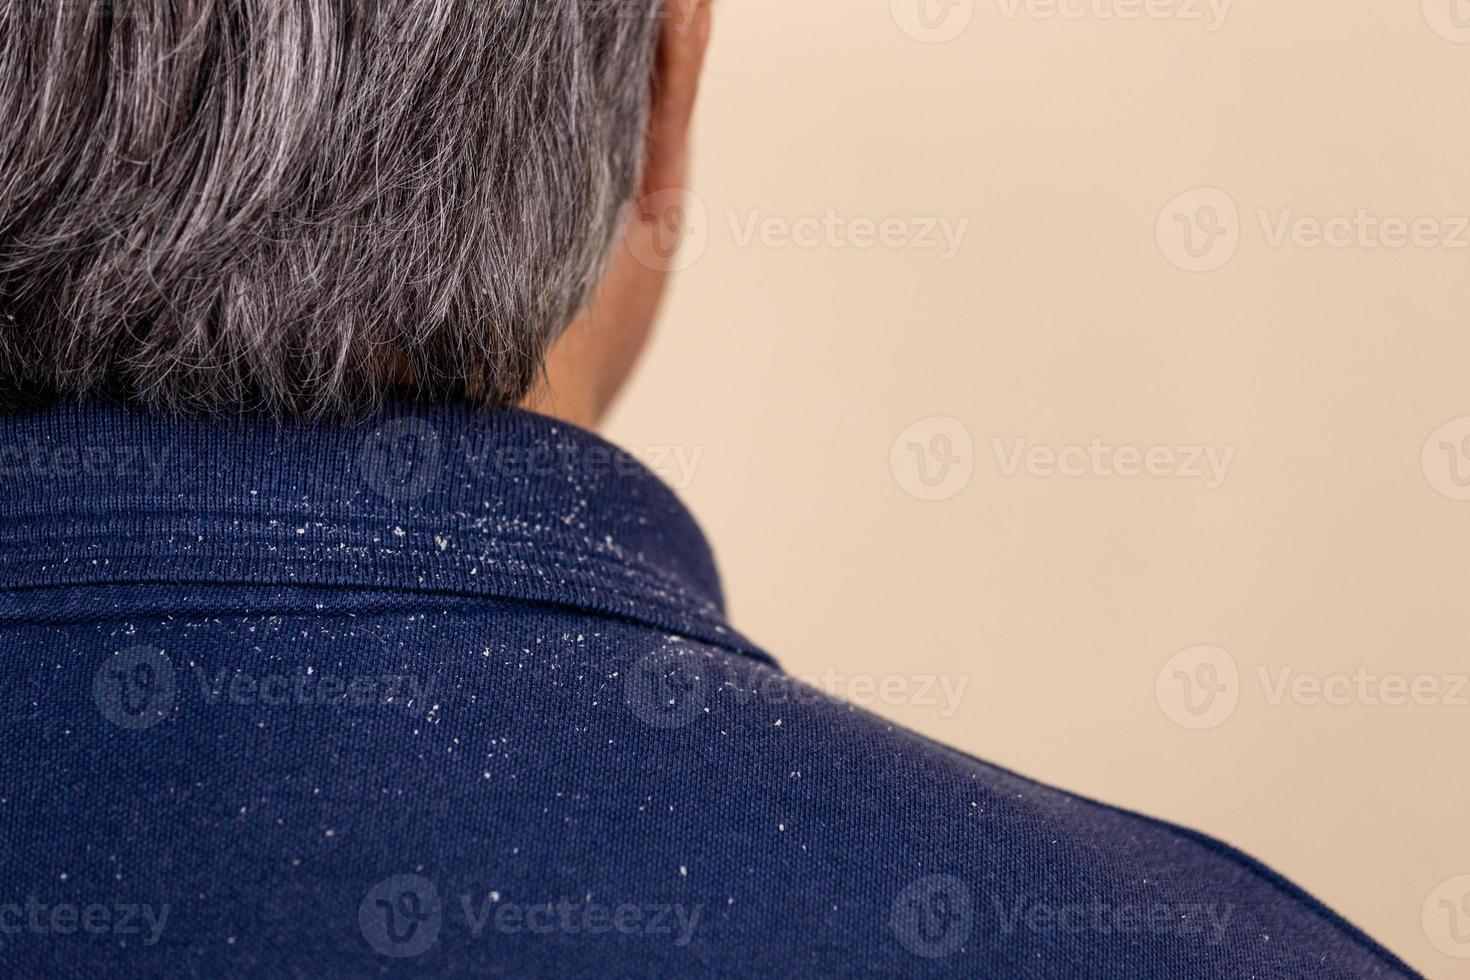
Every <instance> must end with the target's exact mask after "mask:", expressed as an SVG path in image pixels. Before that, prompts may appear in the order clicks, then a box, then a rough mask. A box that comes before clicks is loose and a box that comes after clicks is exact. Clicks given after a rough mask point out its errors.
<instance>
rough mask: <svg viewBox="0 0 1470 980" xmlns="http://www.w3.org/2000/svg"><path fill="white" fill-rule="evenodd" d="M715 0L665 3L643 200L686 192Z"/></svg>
mask: <svg viewBox="0 0 1470 980" xmlns="http://www.w3.org/2000/svg"><path fill="white" fill-rule="evenodd" d="M713 3H714V0H664V23H663V31H662V33H661V35H660V37H659V45H658V62H657V67H656V69H655V72H654V81H653V105H652V111H651V114H650V117H649V124H648V141H647V149H646V151H645V152H646V158H645V160H644V170H643V189H642V193H641V194H640V195H639V196H640V197H646V196H647V195H649V194H656V193H658V192H659V191H665V190H671V189H673V188H682V187H683V186H684V180H685V176H686V172H687V170H688V164H689V124H690V120H691V119H692V118H693V115H694V103H695V101H696V99H697V98H698V96H699V80H700V76H701V75H702V74H703V73H704V56H705V52H706V51H708V50H709V40H710V33H711V30H712V28H713V24H714V16H713V9H712V8H713Z"/></svg>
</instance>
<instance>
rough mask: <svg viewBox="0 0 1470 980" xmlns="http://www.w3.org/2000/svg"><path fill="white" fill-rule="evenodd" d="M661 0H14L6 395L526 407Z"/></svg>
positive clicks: (3, 292) (576, 286)
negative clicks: (404, 385)
mask: <svg viewBox="0 0 1470 980" xmlns="http://www.w3.org/2000/svg"><path fill="white" fill-rule="evenodd" d="M660 8H661V4H660V2H659V0H0V119H3V120H5V122H4V125H3V126H0V398H3V399H4V400H5V401H7V402H13V401H15V400H17V399H24V400H27V401H29V400H32V399H35V398H43V399H44V398H54V397H66V396H72V397H74V396H80V395H88V394H106V395H109V396H120V397H125V398H130V399H135V400H141V401H144V402H147V403H149V404H153V405H160V406H167V407H171V408H177V409H186V410H196V411H217V410H237V409H250V408H268V409H271V410H274V411H277V412H282V413H291V414H302V415H325V414H339V413H343V412H351V411H355V410H360V409H362V408H364V407H370V406H371V405H372V403H374V401H375V400H376V399H377V398H378V397H380V396H381V395H382V393H383V392H384V391H385V390H387V389H390V388H391V387H393V386H394V385H395V383H398V382H400V381H402V380H403V379H404V378H405V377H408V378H411V379H412V381H411V383H412V385H413V387H414V388H416V389H417V390H418V391H420V392H421V393H423V394H424V395H425V396H427V397H431V398H439V399H448V398H470V399H475V400H484V401H489V402H494V403H511V402H514V401H517V400H518V399H520V398H521V397H523V396H524V395H525V393H526V392H527V391H528V390H529V389H530V388H531V386H532V385H533V384H534V383H535V381H536V378H537V375H538V373H539V370H540V365H541V362H542V359H543V357H544V355H545V352H546V349H547V347H548V346H549V345H550V343H551V341H552V340H554V339H555V338H556V336H557V335H558V334H559V333H560V332H561V331H562V330H563V329H564V328H565V327H566V325H567V324H568V323H569V322H570V321H571V319H572V318H573V317H574V315H575V314H576V312H577V311H578V309H579V308H580V307H581V306H582V305H583V304H584V303H585V302H586V300H587V299H588V298H589V296H590V294H591V291H592V290H593V288H594V287H595V285H596V283H597V282H598V280H599V278H600V276H601V270H602V267H603V264H604V262H605V260H606V256H607V254H608V251H609V249H610V247H611V244H612V241H613V238H614V236H615V234H616V232H617V230H618V228H619V226H620V223H621V221H622V219H623V217H624V215H625V213H626V211H627V208H628V204H629V201H630V200H631V198H632V197H633V194H634V192H635V190H636V187H637V181H638V179H639V171H640V167H641V162H642V154H643V141H644V134H645V131H646V129H647V120H648V112H649V102H650V95H651V86H652V83H653V72H654V64H655V55H656V46H657V36H658V29H659V17H660Z"/></svg>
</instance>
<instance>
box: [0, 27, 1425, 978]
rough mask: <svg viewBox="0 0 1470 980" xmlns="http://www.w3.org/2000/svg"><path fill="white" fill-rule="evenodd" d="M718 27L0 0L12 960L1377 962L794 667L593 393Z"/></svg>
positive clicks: (6, 809)
mask: <svg viewBox="0 0 1470 980" xmlns="http://www.w3.org/2000/svg"><path fill="white" fill-rule="evenodd" d="M710 23H711V14H710V9H709V6H708V4H707V3H705V2H701V0H669V2H668V4H667V6H661V5H660V2H659V0H536V2H530V0H294V2H290V3H266V2H263V0H169V2H165V0H131V2H125V0H113V2H104V0H95V2H79V0H25V2H19V0H9V2H6V3H4V4H3V5H0V57H3V64H0V69H3V70H0V117H3V118H4V119H6V120H7V122H8V125H7V126H6V127H5V128H4V129H0V160H3V161H4V166H3V168H0V365H3V367H0V388H3V391H4V395H5V399H6V401H7V403H8V404H9V411H8V412H6V413H5V414H4V415H3V417H0V466H3V469H4V475H5V477H6V479H4V480H3V481H0V517H3V520H0V576H3V584H4V586H5V589H4V592H3V598H0V647H3V655H4V656H3V662H0V693H3V704H4V706H5V710H6V721H7V723H8V724H7V738H6V742H5V751H4V752H3V753H0V844H3V853H4V855H5V856H4V859H3V862H0V967H3V970H4V973H5V974H6V975H13V976H42V975H57V976H94V975H95V976H108V977H145V976H146V977H153V976H207V977H227V976H251V977H254V976H261V977H285V976H310V977H323V976H325V977H359V976H375V975H391V976H398V975H403V976H411V975H412V976H507V977H511V976H513V977H533V976H534V977H555V978H573V977H703V976H709V977H771V976H799V977H848V976H859V975H862V976H895V977H897V976H902V977H910V976H912V977H1001V978H1010V977H1127V978H1170V980H1173V978H1181V977H1182V978H1194V977H1246V976H1253V977H1293V978H1302V977H1403V976H1409V975H1411V971H1410V970H1409V969H1408V968H1407V967H1405V966H1404V965H1403V964H1402V963H1400V962H1399V961H1398V960H1396V959H1395V958H1394V957H1393V956H1392V955H1391V954H1389V953H1388V952H1386V951H1385V950H1383V949H1382V948H1381V947H1379V946H1377V945H1376V944H1375V943H1373V942H1372V941H1371V940H1370V939H1368V938H1367V937H1365V936H1364V935H1363V934H1361V933H1360V932H1358V931H1357V930H1355V929H1354V928H1353V927H1352V926H1350V925H1349V924H1347V923H1345V922H1344V921H1342V920H1341V919H1340V918H1338V917H1337V916H1336V915H1334V914H1333V913H1332V912H1331V911H1329V910H1328V909H1326V908H1324V907H1323V906H1322V905H1321V904H1319V903H1318V902H1316V901H1314V900H1313V899H1312V898H1311V897H1310V896H1308V895H1306V894H1305V893H1303V892H1302V891H1300V890H1298V889H1297V888H1295V887H1294V886H1292V885H1290V884H1288V883H1287V882H1285V881H1284V880H1282V879H1281V878H1279V877H1278V876H1276V875H1275V874H1273V873H1272V872H1271V871H1269V870H1268V869H1266V868H1264V867H1262V866H1261V865H1259V864H1257V863H1255V862H1254V861H1252V860H1250V859H1249V858H1246V857H1244V856H1242V855H1240V854H1238V853H1236V852H1234V851H1232V850H1230V849H1229V848H1227V847H1225V846H1224V845H1222V844H1219V843H1217V842H1215V841H1212V840H1210V839H1208V838H1205V837H1202V836H1200V835H1198V834H1194V833H1191V832H1188V831H1185V830H1181V829H1179V828H1175V827H1171V826H1168V825H1165V824H1161V823H1158V822H1155V821H1152V820H1148V819H1145V818H1143V817H1139V816H1135V815H1132V814H1128V813H1124V812H1120V811H1118V810H1114V809H1112V808H1109V807H1106V806H1102V805H1100V804H1097V803H1094V802H1091V801H1088V800H1084V799H1080V798H1077V797H1075V796H1071V795H1068V794H1067V793H1064V792H1061V791H1059V790H1055V789H1051V788H1049V787H1045V786H1041V785H1038V784H1036V783H1033V782H1030V781H1028V780H1026V779H1024V778H1022V777H1020V776H1017V775H1014V774H1012V773H1008V772H1005V771H1002V770H999V769H997V768H995V767H993V766H990V765H988V764H986V763H984V762H981V761H978V760H975V759H972V758H969V757H967V756H965V755H962V754H960V753H958V752H955V751H952V750H950V749H947V748H944V747H943V746H939V745H936V744H933V743H931V742H928V741H926V740H924V739H922V738H920V737H918V736H916V735H913V734H911V733H908V732H905V731H903V730H901V729H897V728H895V727H894V726H892V725H888V724H885V723H884V722H882V721H881V720H879V719H877V718H875V717H872V716H870V715H868V714H865V713H863V712H861V711H858V710H856V709H854V708H852V707H850V706H848V705H845V704H842V703H840V702H837V701H834V700H831V699H829V698H826V697H823V696H820V695H818V694H817V693H816V692H814V691H811V690H809V689H806V688H804V687H802V686H801V685H799V684H797V683H795V682H793V681H791V680H789V679H788V678H787V677H786V676H785V675H783V674H782V672H781V670H780V668H779V666H778V665H777V662H776V661H775V660H774V659H772V658H771V657H770V656H769V655H768V654H767V653H765V652H764V651H762V650H761V649H760V648H759V647H757V646H755V645H754V644H753V643H752V642H751V641H749V640H747V639H746V638H744V637H743V636H741V635H740V634H739V633H738V632H736V630H735V629H734V628H733V627H732V626H731V625H729V624H728V623H727V622H726V621H725V618H724V615H723V607H722V600H721V594H720V586H719V582H718V577H717V575H716V572H715V568H714V565H713V562H712V559H711V555H710V551H709V548H708V546H707V544H706V543H705V541H704V539H703V537H702V536H701V534H700V532H699V530H698V528H697V527H696V526H695V524H694V523H693V521H692V520H691V518H690V517H689V515H688V514H687V513H686V512H685V511H684V509H683V508H682V507H681V506H680V505H679V503H678V502H677V501H676V500H675V498H674V497H673V495H672V494H671V493H670V492H669V491H668V490H667V489H666V488H665V487H664V486H663V485H662V484H660V483H659V482H658V480H657V479H656V478H654V477H653V476H652V475H651V474H650V473H648V472H647V471H646V470H644V469H642V468H641V467H639V466H638V465H637V464H636V463H634V462H633V461H632V460H630V459H629V458H628V457H627V456H626V455H625V454H622V453H620V452H619V451H617V450H616V449H614V448H613V447H611V446H609V445H608V444H606V443H604V442H602V441H601V440H600V439H598V437H596V436H595V435H592V434H590V433H589V432H587V431H585V429H584V428H583V427H589V426H593V425H595V424H596V422H597V421H598V419H599V418H600V417H601V415H602V414H603V412H604V411H605V409H606V408H607V406H608V404H609V403H610V401H611V400H612V398H613V397H614V395H615V394H616V392H617V391H618V389H619V387H620V386H621V385H622V383H623V380H624V379H625V377H626V376H627V374H628V372H629V369H630V368H631V366H632V364H633V362H634V360H635V358H636V356H637V353H638V351H639V349H640V348H641V346H642V343H643V340H644V338H645V336H646V334H647V331H648V329H649V326H650V324H651V323H652V322H653V320H654V315H655V313H656V310H657V307H658V302H659V297H660V295H661V291H662V287H663V278H664V272H663V269H664V268H666V267H667V265H668V263H666V262H664V261H661V260H660V256H661V255H666V254H667V252H666V250H664V244H665V242H664V241H663V240H661V236H665V235H667V234H668V232H669V231H670V228H671V225H670V222H671V220H672V218H673V217H674V216H676V215H677V209H676V208H672V207H670V206H668V205H669V202H670V201H671V200H674V199H675V198H676V196H677V189H678V188H679V187H681V186H682V185H683V183H684V171H685V154H686V146H687V135H688V128H689V120H690V117H691V112H692V108H693V105H694V101H695V94H696V90H697V87H698V81H699V76H700V70H701V65H702V62H703V58H704V53H705V49H706V45H707V43H708V40H709V36H710ZM671 194H672V196H671ZM517 405H519V406H521V407H520V408H515V407H512V406H517ZM956 642H961V640H960V639H958V638H957V640H956Z"/></svg>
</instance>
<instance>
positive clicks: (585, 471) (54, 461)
mask: <svg viewBox="0 0 1470 980" xmlns="http://www.w3.org/2000/svg"><path fill="white" fill-rule="evenodd" d="M0 517H3V520H0V579H3V580H4V581H5V582H7V583H8V584H10V585H14V586H17V587H22V588H24V587H27V586H29V587H44V586H85V585H134V586H135V585H140V584H148V583H172V584H199V585H206V584H209V585H214V584H232V585H239V584H248V585H256V586H277V587H288V586H332V587H348V588H357V589H369V590H380V589H386V590H395V591H405V592H418V593H442V594H451V595H456V596H469V597H476V596H479V597H496V598H508V599H517V600H525V601H531V602H547V603H555V604H558V605H563V606H572V607H576V608H580V609H584V610H588V611H591V612H596V613H602V614H608V615H612V616H617V617H622V618H626V619H629V620H633V621H636V622H640V623H643V624H645V625H648V626H652V627H657V628H659V629H664V630H668V631H672V632H675V633H679V634H681V635H686V636H689V637H691V638H694V639H701V640H704V641H707V642H710V643H714V644H718V645H722V646H726V647H729V648H732V649H737V650H740V651H742V652H746V653H751V654H754V655H757V656H760V657H762V658H763V659H767V658H765V655H764V654H762V653H761V652H760V651H759V650H758V649H757V648H756V647H754V646H753V645H752V644H750V643H749V641H747V640H745V639H744V638H743V637H741V636H740V635H739V634H738V633H736V632H734V631H733V630H732V629H731V628H730V627H729V626H728V625H727V624H726V623H725V614H724V601H723V597H722V594H721V589H720V581H719V575H718V573H717V571H716V568H715V564H714V560H713V556H712V555H711V552H710V548H709V545H708V543H707V541H706V540H705V537H704V535H703V534H702V533H701V532H700V530H699V527H698V525H697V524H696V523H695V521H694V519H693V517H692V516H691V515H690V514H689V512H688V510H686V509H685V508H684V506H683V505H682V504H681V503H680V502H679V500H678V499H677V498H676V497H675V495H674V493H673V492H672V491H671V490H670V489H669V488H668V487H667V486H666V485H665V484H664V483H663V482H662V481H661V480H659V478H658V477H657V476H655V475H654V474H653V473H652V472H650V471H649V470H648V469H647V468H646V467H644V466H643V465H642V464H640V463H639V462H638V461H636V460H635V459H634V458H633V457H632V456H631V455H629V454H628V453H627V452H625V451H623V450H621V449H619V448H617V447H616V446H614V445H612V444H611V443H608V442H606V441H605V440H603V439H601V438H599V437H598V436H596V435H593V434H592V433H590V432H587V431H584V430H582V429H579V428H577V427H575V426H570V425H567V424H564V423H561V422H558V421H555V420H552V419H550V418H546V417H544V416H540V415H534V414H531V413H527V412H522V411H517V410H510V409H494V410H490V409H478V408H474V407H471V406H465V405H414V404H412V403H408V402H397V403H394V404H393V405H392V406H390V408H389V409H388V410H386V411H384V412H383V413H380V414H379V415H378V416H376V417H374V418H373V419H371V420H369V421H367V422H363V423H358V424H346V423H314V424H310V425H307V424H304V423H300V422H278V421H275V420H271V419H268V418H264V417H257V416H239V417H229V418H221V419H207V418H199V417H193V416H164V415H159V414H154V413H150V412H148V411H145V410H143V409H141V408H137V407H132V406H125V405H112V404H104V403H99V402H83V403H75V402H65V403H59V404H57V405H53V406H50V407H47V408H44V409H41V410H39V411H33V412H23V413H11V414H4V415H0Z"/></svg>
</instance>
